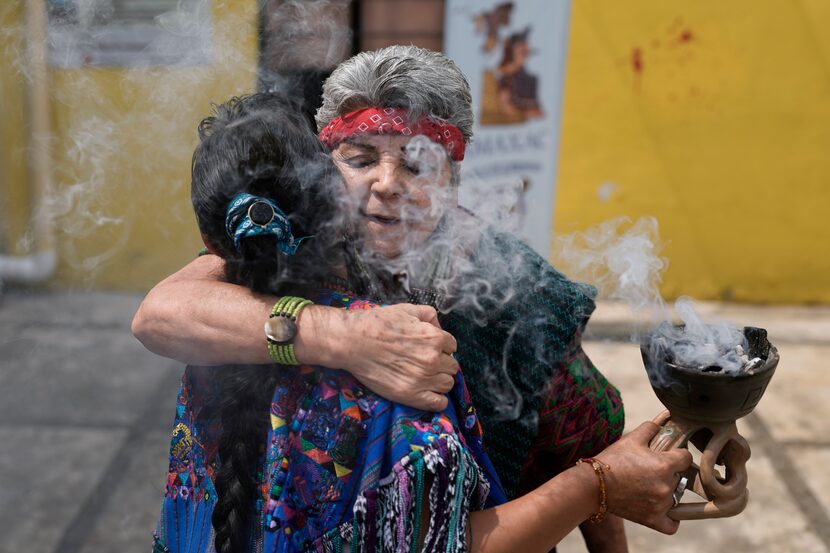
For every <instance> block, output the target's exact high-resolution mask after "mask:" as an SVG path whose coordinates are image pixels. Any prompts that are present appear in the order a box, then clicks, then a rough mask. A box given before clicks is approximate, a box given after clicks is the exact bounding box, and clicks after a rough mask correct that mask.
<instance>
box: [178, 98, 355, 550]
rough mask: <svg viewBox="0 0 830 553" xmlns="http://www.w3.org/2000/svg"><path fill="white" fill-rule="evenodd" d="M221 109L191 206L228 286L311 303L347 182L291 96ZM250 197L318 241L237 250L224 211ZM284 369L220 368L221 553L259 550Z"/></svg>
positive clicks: (261, 240) (197, 162)
mask: <svg viewBox="0 0 830 553" xmlns="http://www.w3.org/2000/svg"><path fill="white" fill-rule="evenodd" d="M214 111H215V113H214V115H213V116H211V117H208V118H206V119H204V120H203V121H202V122H201V124H200V125H199V137H200V139H201V143H200V144H199V146H198V147H197V148H196V151H195V153H194V154H193V167H192V188H191V199H192V201H193V208H194V210H195V212H196V217H197V219H198V223H199V229H200V230H201V232H202V236H203V239H204V240H205V243H206V244H207V245H208V247H209V249H211V250H212V251H213V252H214V253H216V254H218V255H220V256H221V257H223V258H224V260H225V273H226V274H225V277H226V279H227V280H228V281H229V282H233V283H237V284H241V285H244V286H247V287H249V288H251V289H252V290H253V291H255V292H265V293H273V294H278V295H283V294H296V295H303V292H304V290H307V288H308V287H309V286H312V285H314V284H315V283H317V282H320V281H321V280H323V279H325V278H326V277H327V276H330V275H331V274H332V269H333V259H334V254H335V252H336V251H338V236H339V233H338V232H337V230H336V225H335V224H333V221H334V220H335V215H336V204H335V201H334V198H335V190H334V188H333V187H335V186H339V183H338V181H336V179H335V175H336V171H334V169H333V164H332V163H331V160H330V159H329V157H328V155H327V152H326V151H325V149H324V148H323V146H322V145H321V144H320V143H319V141H318V139H317V137H316V136H315V135H314V133H313V131H312V130H311V127H310V125H309V123H308V121H307V120H306V118H304V117H303V116H302V115H301V112H300V111H299V110H298V109H297V106H296V105H295V104H294V103H292V102H291V101H289V100H287V99H285V98H284V97H281V96H278V95H275V94H255V95H251V96H246V97H240V98H233V99H231V100H229V101H228V102H226V103H224V104H222V105H219V106H215V108H214ZM241 192H247V193H249V194H253V195H256V196H264V197H266V198H269V199H271V200H274V201H275V202H276V203H277V204H278V205H279V207H280V208H281V209H282V210H283V211H284V212H285V213H286V215H287V216H288V218H289V220H290V222H291V225H292V229H293V234H294V236H298V237H299V236H310V235H313V236H314V237H313V238H312V239H309V240H306V241H304V242H303V243H302V245H301V247H300V248H299V249H298V251H297V253H296V255H294V256H286V255H283V254H282V253H280V252H279V251H278V250H277V248H276V239H275V237H273V236H254V237H249V238H245V239H243V240H242V242H241V244H240V249H239V250H237V249H236V248H235V247H234V244H233V241H232V240H231V238H230V237H229V236H228V234H227V233H226V230H225V212H226V209H227V207H228V204H229V203H230V201H231V200H232V198H233V197H234V196H236V195H237V194H239V193H241ZM263 347H264V345H263ZM280 370H292V369H290V368H286V367H280V366H273V365H247V366H241V365H233V366H223V367H216V373H215V374H216V375H217V379H218V385H219V391H220V394H221V396H220V397H221V398H222V399H221V404H220V407H219V413H220V418H221V424H222V433H221V438H220V440H219V444H218V453H219V459H220V467H219V470H218V471H217V474H216V482H215V486H216V492H217V497H218V498H217V502H216V505H215V506H214V509H213V516H212V523H213V528H214V532H215V540H214V541H215V546H216V550H217V551H218V552H219V553H239V552H243V551H250V550H251V549H252V548H253V544H252V543H250V538H251V536H252V535H253V532H254V529H255V528H256V525H257V522H258V521H257V520H255V519H254V516H253V514H254V507H255V504H256V501H257V499H258V489H257V482H258V474H257V473H258V470H259V468H260V467H259V461H260V459H261V457H262V454H263V452H264V450H263V447H264V444H265V438H266V436H267V432H268V420H269V418H268V413H269V403H270V399H271V396H272V394H273V389H274V385H275V380H276V377H277V374H278V371H280Z"/></svg>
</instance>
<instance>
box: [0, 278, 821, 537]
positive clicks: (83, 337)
mask: <svg viewBox="0 0 830 553" xmlns="http://www.w3.org/2000/svg"><path fill="white" fill-rule="evenodd" d="M139 299H140V298H139V297H138V296H136V295H124V294H103V293H74V294H73V293H61V294H54V293H43V292H24V291H9V292H7V293H6V294H4V295H0V529H2V531H0V553H41V552H43V553H52V552H60V553H77V552H83V553H91V552H102V553H103V552H107V553H109V552H124V553H130V552H146V551H149V549H150V541H151V540H150V532H151V530H152V528H153V526H154V524H155V519H156V516H157V513H158V508H159V502H160V498H161V494H162V490H163V487H164V475H165V472H166V465H167V460H166V450H167V447H168V439H169V438H168V433H169V425H170V421H171V420H172V416H173V404H174V400H175V394H176V390H177V387H178V380H179V377H180V375H181V370H182V367H181V366H180V365H178V364H176V363H173V362H171V361H169V360H165V359H162V358H159V357H156V356H154V355H153V354H150V353H148V352H146V351H145V350H144V349H143V348H142V346H141V345H140V344H139V343H138V342H137V341H135V339H133V337H132V335H131V334H130V330H129V322H130V319H131V318H132V314H133V312H134V310H135V308H136V307H137V305H138V302H139ZM702 311H703V312H704V313H705V314H706V315H707V316H714V317H719V318H724V319H727V320H731V321H734V322H737V323H740V324H742V325H743V324H752V325H755V326H762V327H765V328H767V329H768V330H769V332H770V338H771V340H772V341H773V342H774V343H775V344H776V346H778V349H779V351H780V353H781V364H780V366H779V368H778V372H777V373H776V375H775V377H774V379H773V381H772V383H771V384H770V387H769V389H768V390H767V393H766V395H765V397H764V398H763V400H762V401H761V403H760V405H759V407H758V408H757V410H756V411H755V412H754V413H753V414H751V415H750V416H748V417H746V418H745V419H742V420H741V421H740V422H739V428H740V430H741V432H742V433H743V434H744V436H745V437H746V438H747V439H748V440H749V443H750V445H751V447H752V459H751V460H750V462H749V465H748V470H749V488H750V490H751V494H752V495H751V499H750V503H749V506H748V507H747V510H746V511H745V512H744V513H743V514H741V515H740V516H738V517H735V518H732V519H724V520H710V521H703V522H687V523H684V524H683V525H681V530H680V532H679V534H678V535H676V536H671V537H667V536H662V535H660V534H657V533H655V532H653V531H651V530H648V529H646V528H642V527H638V526H636V525H629V526H628V534H629V541H630V547H631V551H633V552H643V553H646V552H648V553H652V552H666V553H668V552H671V553H675V552H678V553H680V552H693V551H694V552H697V551H714V552H721V551H729V552H734V553H744V552H746V553H749V552H752V553H755V552H767V551H770V552H772V551H775V552H785V553H786V552H793V553H794V552H798V553H802V552H816V553H830V518H829V517H828V512H830V493H828V490H830V471H828V470H827V469H826V467H827V466H830V436H828V422H827V421H828V420H830V370H828V369H827V365H828V363H827V362H826V361H825V359H826V358H828V357H830V308H826V307H817V308H800V307H799V308H779V307H775V308H769V307H751V306H750V307H748V306H733V305H724V304H703V305H702ZM629 320H630V315H629V314H628V313H627V310H625V309H623V308H621V307H620V306H616V305H612V304H602V305H600V307H599V309H598V311H597V313H596V315H595V316H594V318H593V319H592V323H591V326H590V329H589V333H588V336H587V341H586V349H587V350H588V352H589V354H590V355H591V356H592V358H593V359H594V361H595V362H596V363H597V365H598V366H599V367H601V368H602V370H603V371H604V372H605V373H606V374H607V375H608V376H609V378H610V379H611V380H612V381H613V382H614V383H615V384H617V386H618V387H619V388H620V389H621V390H622V392H623V395H624V399H625V402H626V412H627V421H628V425H629V427H633V426H636V424H638V423H639V422H641V421H643V420H648V419H651V418H652V417H653V416H654V415H656V414H657V413H658V412H660V410H661V409H662V407H661V406H660V404H659V403H658V402H657V399H656V398H655V397H654V394H653V392H652V391H651V389H650V387H649V385H648V380H647V378H646V376H645V373H644V370H643V367H642V362H641V361H640V358H639V352H638V350H637V347H636V346H634V345H632V344H630V343H627V342H626V341H624V340H623V339H625V338H627V337H628V335H629V331H628V323H629ZM559 550H560V552H562V553H577V552H581V551H585V547H584V545H582V543H581V539H580V537H579V536H578V535H572V536H569V537H568V538H567V539H566V540H565V542H563V543H562V544H561V546H560V548H559Z"/></svg>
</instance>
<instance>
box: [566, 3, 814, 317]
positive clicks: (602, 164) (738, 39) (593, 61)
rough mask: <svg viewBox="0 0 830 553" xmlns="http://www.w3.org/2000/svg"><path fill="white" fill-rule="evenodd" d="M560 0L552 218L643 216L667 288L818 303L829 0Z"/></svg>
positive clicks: (570, 225)
mask: <svg viewBox="0 0 830 553" xmlns="http://www.w3.org/2000/svg"><path fill="white" fill-rule="evenodd" d="M572 5H573V9H572V23H571V34H570V50H569V57H568V65H567V71H566V83H565V99H564V109H563V114H564V115H563V119H564V120H563V128H562V148H561V152H560V173H559V182H558V193H557V196H558V197H557V199H556V213H555V219H554V220H555V229H556V231H557V232H560V233H561V232H572V231H575V230H580V229H584V228H586V227H589V226H592V225H595V224H597V223H599V222H602V221H604V220H607V219H609V218H611V217H615V216H618V215H628V216H630V217H632V218H637V217H640V216H643V215H654V216H656V217H657V219H658V220H659V223H660V226H661V236H662V238H663V239H664V241H665V242H666V243H667V245H666V247H665V249H664V255H665V256H666V257H668V258H669V260H670V267H669V269H668V271H667V273H666V275H665V278H664V287H663V292H664V293H665V294H666V295H668V296H676V295H679V294H688V295H692V296H694V297H697V298H716V299H718V298H731V299H735V300H742V301H753V302H830V33H828V32H827V29H828V28H830V2H827V1H826V0H762V1H758V0H730V1H728V2H724V1H722V0H706V1H696V2H687V1H681V0H669V1H659V2H658V1H654V0H631V1H628V2H617V1H614V0H592V1H590V2H588V1H582V0H573V4H572ZM635 50H639V52H640V60H641V64H640V69H639V71H638V70H637V69H636V68H635V65H637V64H635V63H634V58H635V56H636V54H635ZM603 186H604V188H602V187H603ZM601 191H604V192H606V193H608V192H609V191H610V195H609V196H607V197H606V198H605V199H603V198H601V196H602V194H601Z"/></svg>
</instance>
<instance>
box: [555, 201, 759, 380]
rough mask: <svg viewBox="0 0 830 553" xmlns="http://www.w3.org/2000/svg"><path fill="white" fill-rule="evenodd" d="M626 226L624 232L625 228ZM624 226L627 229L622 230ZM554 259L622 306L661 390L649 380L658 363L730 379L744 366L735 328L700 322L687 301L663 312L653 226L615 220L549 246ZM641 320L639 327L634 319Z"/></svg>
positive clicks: (649, 220) (662, 262) (742, 341)
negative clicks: (647, 354) (628, 311)
mask: <svg viewBox="0 0 830 553" xmlns="http://www.w3.org/2000/svg"><path fill="white" fill-rule="evenodd" d="M629 225H630V226H629ZM626 226H628V228H626ZM554 250H555V252H556V253H555V258H556V259H557V262H558V264H559V266H560V267H561V268H563V270H565V272H566V273H567V274H568V275H569V276H571V277H572V278H576V279H578V280H584V281H586V282H588V283H590V284H593V285H594V286H596V287H597V288H598V289H599V291H600V297H602V298H605V299H610V300H619V301H622V302H625V304H627V305H628V307H629V308H630V309H631V310H632V312H633V313H634V315H635V320H636V321H637V323H635V326H634V328H633V329H632V339H633V340H634V341H635V342H640V341H646V342H647V346H648V350H649V352H650V356H651V358H652V359H653V360H655V361H660V362H654V363H652V365H653V366H652V367H649V369H650V370H652V372H650V373H649V377H650V379H651V381H652V383H653V384H655V385H660V386H662V385H665V384H666V383H667V382H666V375H662V374H654V373H653V370H655V369H656V368H658V367H660V366H662V363H661V362H662V361H663V360H666V359H668V360H670V361H672V362H674V363H676V364H678V365H682V366H684V367H690V368H696V369H701V370H705V371H716V370H717V371H721V370H723V371H724V372H727V373H734V372H736V371H739V370H741V369H742V368H744V367H745V366H746V365H747V363H748V362H750V360H749V358H748V356H747V355H746V353H747V352H748V345H747V340H746V338H745V337H744V334H743V332H742V331H741V330H740V329H738V328H737V327H736V326H734V325H732V324H729V323H726V322H722V321H715V322H711V323H707V322H704V321H703V319H702V318H701V317H700V315H699V314H698V313H697V311H696V309H695V306H694V302H693V301H692V300H691V298H688V297H681V298H679V299H678V300H677V301H676V302H675V303H674V312H675V314H676V318H678V319H679V321H680V322H681V324H679V325H677V324H673V323H672V322H671V320H672V319H674V318H675V317H673V316H672V313H671V312H670V310H669V309H668V308H667V307H666V305H665V302H664V300H663V297H662V295H661V294H660V289H659V285H660V282H661V280H662V274H663V271H664V270H665V269H666V268H667V267H668V261H667V260H666V259H665V258H662V257H660V256H659V253H660V251H661V244H660V237H659V232H658V224H657V220H656V219H654V218H653V217H645V218H641V219H639V220H638V221H636V222H635V223H634V224H630V220H629V219H627V218H622V217H621V218H615V219H611V220H609V221H606V222H604V223H602V224H600V225H598V226H596V227H592V228H589V229H588V230H586V231H584V232H582V233H575V234H569V235H564V236H560V237H558V238H557V239H556V240H555V247H554ZM643 314H645V322H644V324H643V322H642V321H640V320H638V319H637V316H638V315H643Z"/></svg>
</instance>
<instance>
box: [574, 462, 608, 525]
mask: <svg viewBox="0 0 830 553" xmlns="http://www.w3.org/2000/svg"><path fill="white" fill-rule="evenodd" d="M582 463H590V465H591V468H592V469H594V473H595V474H596V475H597V478H598V479H599V510H598V511H597V512H596V513H594V514H593V515H591V516H590V517H588V522H593V523H597V522H602V521H603V520H605V515H606V513H607V512H608V490H607V489H606V487H605V471H610V470H611V467H610V466H609V465H607V464H605V463H603V462H602V461H599V460H598V459H596V458H594V457H587V458H585V459H580V460H579V461H577V462H576V464H577V465H581V464H582Z"/></svg>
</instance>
